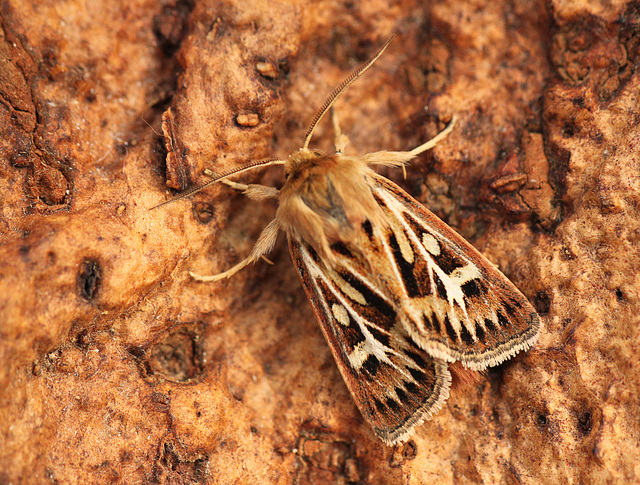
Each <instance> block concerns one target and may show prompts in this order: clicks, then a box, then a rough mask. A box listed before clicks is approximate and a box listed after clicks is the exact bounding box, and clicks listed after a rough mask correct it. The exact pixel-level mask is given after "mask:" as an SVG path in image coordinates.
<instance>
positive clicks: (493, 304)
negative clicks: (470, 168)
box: [372, 174, 540, 370]
mask: <svg viewBox="0 0 640 485" xmlns="http://www.w3.org/2000/svg"><path fill="white" fill-rule="evenodd" d="M372 192H373V194H374V197H375V198H376V200H377V201H378V203H379V204H380V206H381V207H382V208H383V209H384V211H385V213H386V214H387V217H388V221H389V224H390V228H391V231H389V234H390V235H389V237H388V239H387V240H385V241H383V243H384V244H385V246H386V251H387V253H388V254H389V255H390V257H391V259H393V260H394V262H395V264H396V270H397V272H398V273H399V274H400V277H401V280H402V281H403V282H404V291H403V295H401V296H400V297H398V296H397V295H395V296H394V298H395V299H399V300H400V301H398V306H399V308H400V310H399V315H398V319H399V321H400V322H402V324H403V326H404V327H405V329H406V331H407V332H408V333H409V334H410V335H411V337H412V339H413V340H414V341H415V342H416V343H417V344H418V345H419V346H420V347H421V348H423V349H425V350H426V351H427V352H428V353H429V354H430V355H432V356H433V357H435V358H440V359H442V360H445V361H456V360H459V361H461V362H462V364H463V365H465V366H467V367H469V368H471V369H476V370H481V369H484V368H486V367H489V366H494V365H497V364H499V363H500V362H502V361H504V360H506V359H508V358H510V357H511V356H513V355H515V354H516V353H518V352H519V351H521V350H526V349H528V348H529V347H531V345H533V343H534V342H535V340H536V338H537V336H538V331H539V327H540V319H539V317H538V315H537V314H536V312H535V310H534V309H533V307H532V306H531V304H530V303H529V302H528V301H527V299H526V298H525V297H524V295H522V293H520V291H518V289H517V288H516V287H515V286H514V285H513V284H512V283H511V282H510V281H509V280H508V279H507V278H506V277H505V276H504V275H503V274H502V273H500V271H498V270H497V269H496V268H495V267H494V266H493V265H492V264H491V263H490V262H489V261H488V260H487V259H486V258H485V257H484V256H483V255H482V254H480V252H478V251H477V250H476V249H475V248H474V247H473V246H471V245H470V244H469V243H468V242H466V241H465V240H464V239H463V238H462V237H461V236H459V235H458V234H457V233H456V232H455V231H454V230H453V229H451V228H450V227H449V226H447V225H446V224H445V223H444V222H442V221H441V220H440V219H438V217H436V216H435V215H434V214H432V213H431V212H430V211H428V210H427V209H425V208H424V207H423V206H422V205H420V204H419V203H418V202H417V201H416V200H414V199H413V198H412V197H411V196H409V195H408V194H407V193H406V192H404V191H403V190H402V189H401V188H400V187H398V186H397V185H395V184H393V183H392V182H390V181H389V180H387V179H385V178H384V177H382V176H379V175H377V174H376V175H373V183H372ZM403 242H404V245H403V244H402V243H403ZM407 248H409V249H407Z"/></svg>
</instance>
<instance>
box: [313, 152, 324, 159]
mask: <svg viewBox="0 0 640 485" xmlns="http://www.w3.org/2000/svg"><path fill="white" fill-rule="evenodd" d="M313 154H314V155H315V156H316V157H321V156H322V155H323V153H322V152H321V151H320V150H313Z"/></svg>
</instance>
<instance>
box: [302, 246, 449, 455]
mask: <svg viewBox="0 0 640 485" xmlns="http://www.w3.org/2000/svg"><path fill="white" fill-rule="evenodd" d="M289 249H290V251H291V256H292V259H293V262H294V264H295V267H296V269H297V270H298V273H299V274H300V278H301V280H302V284H303V286H304V290H305V292H306V294H307V297H308V298H309V301H310V302H311V306H312V307H313V310H314V313H315V315H316V318H317V319H318V323H319V324H320V328H321V330H322V333H323V334H324V336H325V339H326V340H327V343H328V344H329V347H330V348H331V352H332V353H333V356H334V358H335V360H336V363H337V365H338V368H339V369H340V373H341V374H342V377H343V378H344V381H345V383H346V384H347V387H348V388H349V391H351V394H352V396H353V398H354V400H355V402H356V405H357V406H358V408H359V410H360V412H361V413H362V415H363V417H364V418H365V420H366V421H367V422H368V423H369V424H370V425H371V427H372V428H373V429H374V431H375V433H376V434H377V435H378V436H379V437H380V438H381V439H382V440H383V441H384V442H385V443H387V444H395V443H398V442H401V441H404V440H406V439H407V438H408V436H409V435H410V433H411V431H412V430H413V428H414V427H415V426H416V425H417V424H420V423H421V422H422V421H423V420H425V419H426V418H429V417H430V416H431V415H432V414H434V413H435V412H437V411H438V410H439V409H440V408H441V406H442V403H443V402H444V401H445V400H446V398H447V397H448V394H449V386H450V383H451V377H450V374H449V372H448V370H447V364H445V363H444V362H443V361H441V360H439V359H433V358H431V357H430V356H429V355H428V354H427V353H426V352H425V351H424V350H422V349H421V348H420V347H419V346H418V345H416V343H415V342H413V341H412V339H411V338H410V337H409V336H408V335H407V334H406V333H405V332H404V331H403V329H402V326H400V325H398V324H397V321H396V316H397V312H396V309H395V308H394V304H393V302H392V301H390V300H389V299H388V297H386V296H385V295H383V294H382V293H381V292H380V291H378V290H377V289H376V288H375V285H374V284H372V283H371V280H370V278H369V276H368V269H367V267H368V266H367V265H366V264H362V261H360V260H359V258H357V257H355V256H353V255H352V254H350V253H349V252H348V251H346V250H345V249H344V248H342V250H339V251H338V250H334V249H332V250H334V253H333V256H334V257H335V261H334V263H333V264H332V267H331V268H328V267H327V266H326V264H325V263H324V262H323V261H321V260H320V258H319V257H318V255H317V254H316V252H315V251H314V250H313V248H311V246H309V245H308V244H306V243H304V242H303V241H299V240H296V239H295V238H294V237H291V236H290V237H289Z"/></svg>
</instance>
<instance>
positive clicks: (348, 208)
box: [277, 151, 381, 257]
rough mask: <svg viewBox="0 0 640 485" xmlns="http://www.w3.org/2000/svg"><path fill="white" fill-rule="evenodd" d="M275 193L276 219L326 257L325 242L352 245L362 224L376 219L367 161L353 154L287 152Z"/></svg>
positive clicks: (376, 206) (378, 209) (326, 243)
mask: <svg viewBox="0 0 640 485" xmlns="http://www.w3.org/2000/svg"><path fill="white" fill-rule="evenodd" d="M286 169H287V171H288V177H287V180H286V182H285V184H284V186H283V187H282V190H281V192H280V207H279V208H278V215H277V217H278V222H279V224H280V227H282V228H283V229H284V230H285V231H286V232H288V233H289V234H290V235H291V236H293V237H296V238H300V239H303V240H305V241H306V242H307V243H309V244H311V245H312V246H313V247H314V249H316V251H318V252H319V253H321V254H322V255H324V256H325V257H329V256H328V254H327V253H328V252H329V251H328V249H329V247H330V245H331V244H334V243H337V242H342V243H345V244H350V243H356V241H355V239H357V238H358V237H360V235H361V234H362V226H363V224H364V223H365V222H366V221H367V220H370V219H371V218H374V219H377V218H379V217H380V215H381V214H380V211H381V209H380V207H379V206H378V204H377V203H376V201H375V199H374V198H373V194H372V193H371V186H370V175H369V174H370V172H371V170H370V169H369V168H368V166H367V164H366V163H365V162H363V161H362V160H361V159H360V158H357V157H343V156H338V155H332V156H324V155H320V154H317V153H314V152H310V151H300V152H297V153H295V154H293V155H292V156H291V157H290V159H289V161H288V163H287V167H286Z"/></svg>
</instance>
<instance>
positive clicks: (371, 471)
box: [0, 0, 640, 484]
mask: <svg viewBox="0 0 640 485" xmlns="http://www.w3.org/2000/svg"><path fill="white" fill-rule="evenodd" d="M0 14H1V18H0V200H1V201H2V202H1V203H0V386H1V387H2V390H3V391H2V392H1V393H0V442H1V443H2V444H3V447H2V448H3V450H2V453H1V454H0V483H114V482H117V483H148V482H159V483H220V484H226V483H282V484H288V483H301V484H302V483H376V484H380V483H389V484H395V483H410V484H418V483H482V482H484V483H531V484H534V483H630V482H637V481H639V480H640V465H639V463H640V420H638V418H637V408H638V395H639V392H640V369H639V366H638V365H636V364H635V362H636V359H637V355H638V354H639V353H640V336H639V328H640V321H639V320H640V318H639V317H638V315H639V314H640V311H639V310H640V280H639V279H638V276H637V275H639V274H640V251H639V250H638V247H640V244H639V243H640V242H639V239H640V222H639V221H640V180H639V175H638V174H639V173H640V131H639V123H640V108H639V106H640V100H639V99H638V98H639V94H640V75H639V74H638V54H639V34H640V32H639V25H640V23H639V22H640V6H639V5H638V3H637V2H633V1H613V2H612V1H606V2H605V1H604V0H603V1H600V2H598V1H596V0H584V1H572V2H568V1H567V2H563V1H553V0H549V1H542V0H540V1H537V2H535V3H534V4H532V3H531V2H529V1H524V0H512V1H491V2H489V1H482V0H476V1H474V0H469V1H457V2H447V1H444V0H442V1H437V2H430V3H428V4H425V3H424V2H417V1H410V0H402V1H399V2H386V1H383V0H380V1H378V0H376V1H372V2H355V3H345V2H333V1H330V0H327V1H324V2H314V3H310V4H307V3H305V2H298V3H296V2H284V1H278V0H276V1H269V2H267V1H260V0H255V1H253V0H249V1H247V0H244V1H242V2H240V1H232V0H229V1H219V0H215V1H214V0H207V1H197V2H196V1H188V0H185V1H179V0H173V1H171V0H166V1H163V2H157V1H150V0H133V1H126V2H125V1H120V2H118V1H111V2H91V1H88V0H84V1H83V0H72V1H68V2H61V1H49V2H41V1H35V0H33V1H30V0H5V1H3V2H0ZM392 33H395V34H397V36H398V39H397V40H396V41H394V43H393V44H392V45H391V47H390V49H389V51H388V53H386V54H385V55H384V56H383V58H382V59H381V60H380V61H379V63H378V64H377V65H376V66H375V68H374V69H373V70H372V71H371V73H368V74H367V76H366V77H365V78H363V79H362V80H361V81H359V82H358V83H357V84H356V85H354V86H353V87H352V88H351V90H350V91H349V92H348V93H347V94H346V95H345V96H344V98H343V99H341V100H340V101H339V103H338V105H337V108H338V112H339V113H340V116H341V123H342V127H343V130H344V131H345V132H346V133H347V134H349V136H350V139H351V144H350V145H349V147H348V150H349V152H350V153H364V152H367V151H374V150H379V149H407V148H412V147H414V146H416V145H417V144H419V143H421V142H423V141H424V140H426V139H428V138H429V137H430V136H432V135H434V134H435V133H436V132H437V131H438V130H439V129H441V128H442V124H441V123H440V119H441V118H444V119H448V116H450V115H451V114H453V113H456V114H457V116H458V118H459V122H458V125H457V127H456V129H455V131H454V132H453V133H452V134H451V135H450V137H449V138H448V139H447V140H446V141H445V142H444V143H442V144H441V145H440V146H438V147H437V148H436V149H435V150H434V151H433V152H432V154H430V155H427V156H424V157H421V158H420V159H419V160H417V161H416V162H415V163H414V164H413V166H412V167H411V168H410V170H409V172H408V177H407V179H406V180H402V177H401V174H398V173H393V172H391V173H390V176H391V177H392V178H394V179H395V180H398V181H399V183H401V184H402V185H403V186H404V187H406V188H407V190H408V191H409V192H411V193H412V194H413V195H415V196H416V197H418V198H419V199H420V200H422V201H423V202H425V204H426V205H427V206H428V207H430V208H431V209H432V210H433V211H434V212H435V213H436V214H438V215H439V216H441V217H442V218H443V219H444V220H445V221H447V222H448V223H450V224H451V225H452V226H454V227H455V228H456V229H458V231H459V232H461V234H463V235H464V236H466V237H467V238H468V239H469V240H471V241H472V242H473V243H474V244H475V245H476V246H477V247H478V248H479V249H481V250H482V251H483V252H484V253H485V254H486V255H487V256H488V257H489V259H491V260H492V261H494V262H495V263H496V264H497V265H498V266H499V267H500V268H501V269H502V270H503V271H504V272H505V274H507V276H509V277H510V278H511V279H512V281H514V283H515V284H516V285H517V286H518V287H519V288H520V289H521V290H522V291H523V292H524V293H525V295H527V296H528V297H529V298H530V300H531V301H532V302H534V304H535V305H536V307H537V309H538V310H539V312H540V313H541V315H542V317H543V322H544V323H543V331H542V334H541V338H540V340H539V342H538V344H537V346H536V347H535V348H534V349H533V350H531V351H530V352H528V353H527V354H525V355H520V356H518V357H516V358H515V359H512V360H511V361H509V362H507V363H505V364H503V365H501V366H500V367H499V368H497V369H493V370H491V371H490V372H488V373H487V375H486V376H483V377H482V378H480V379H479V380H478V382H477V383H476V384H471V385H467V386H466V387H463V386H460V387H459V388H458V389H457V390H456V391H454V393H453V394H452V396H451V398H450V399H449V401H448V403H447V405H446V406H445V408H444V409H443V410H442V411H441V412H440V413H439V415H438V416H436V417H435V418H434V419H433V420H431V421H429V422H427V423H425V424H424V425H422V426H421V427H420V428H419V429H418V432H417V433H416V435H415V437H414V438H413V439H412V440H411V441H410V442H409V443H407V444H405V445H403V446H400V447H396V448H389V447H386V446H385V445H383V444H382V443H381V442H379V441H378V440H377V438H375V436H374V435H373V433H372V431H371V430H370V429H368V428H367V426H366V425H365V424H364V423H363V421H362V419H361V417H360V416H359V415H358V412H357V410H356V408H355V405H354V404H353V402H352V401H351V398H350V396H349V394H348V391H347V390H346V387H345V386H344V384H343V382H342V380H341V378H340V375H339V373H338V371H337V369H336V367H335V365H334V363H333V361H332V358H331V356H330V353H329V350H328V348H327V347H326V345H325V343H324V341H323V339H322V336H321V334H320V332H319V330H318V328H317V326H316V324H315V322H314V321H313V316H312V313H311V310H310V308H309V306H308V304H307V302H306V301H305V298H304V295H303V292H302V290H301V288H300V285H299V282H298V280H297V276H296V274H295V271H294V269H293V268H292V267H291V263H290V261H289V257H288V254H287V250H286V246H285V244H284V243H283V241H280V243H279V244H278V245H277V247H276V248H275V250H274V252H273V253H272V254H271V259H272V260H273V261H274V263H275V264H274V265H273V266H270V265H267V264H265V263H262V262H261V263H258V264H256V265H255V266H253V267H251V268H248V269H246V270H244V271H243V272H242V273H240V274H238V275H236V277H234V278H233V279H232V280H230V281H229V282H228V283H224V284H217V285H206V284H199V283H196V282H194V281H193V280H191V279H190V278H189V276H188V273H187V272H188V271H189V270H196V271H198V272H201V273H214V272H217V271H219V270H223V269H225V268H228V267H229V266H230V265H231V264H233V263H234V262H235V261H237V260H238V259H240V258H242V257H243V256H244V255H246V254H247V253H248V251H249V250H250V249H251V246H252V244H253V242H254V241H255V239H256V237H257V235H258V234H259V232H260V230H261V228H262V227H263V226H264V225H265V224H266V223H267V222H268V220H269V219H270V218H271V217H272V216H273V213H274V206H273V204H270V203H262V204H256V203H253V202H251V201H247V200H243V199H242V198H241V197H237V196H236V195H235V194H234V193H232V191H230V190H229V189H227V188H225V187H222V186H221V187H214V188H212V189H210V190H208V191H207V192H206V193H200V194H198V195H196V196H194V197H193V198H191V199H188V200H186V201H180V202H176V203H175V204H173V205H169V206H166V207H163V208H162V209H158V210H155V211H149V208H150V207H151V206H153V205H155V204H157V203H159V202H161V201H163V200H166V198H167V193H166V192H167V188H166V185H165V181H166V183H167V184H168V185H169V186H170V187H173V188H179V189H182V188H185V187H187V186H190V185H193V184H194V183H198V182H201V181H203V180H204V179H203V178H202V175H201V174H202V170H203V169H204V168H206V167H209V168H211V169H213V170H214V171H222V170H225V169H228V168H231V167H234V166H237V165H238V164H241V163H244V162H247V161H249V160H255V159H259V158H262V157H267V156H277V157H284V156H286V155H287V154H288V153H289V152H291V151H292V150H295V149H296V148H298V147H299V146H300V143H301V140H302V137H303V134H304V131H305V129H306V124H307V122H308V120H310V119H311V117H312V116H313V113H314V111H315V109H316V108H317V107H318V106H319V105H320V104H321V103H322V101H323V98H324V97H325V96H326V94H327V93H328V92H330V91H331V90H332V89H333V88H334V87H335V86H336V85H337V84H338V83H339V82H340V80H341V79H342V78H343V77H344V76H346V75H347V74H348V73H349V71H350V70H351V69H353V68H354V67H355V66H356V65H357V64H358V63H359V62H361V61H363V60H364V59H366V58H367V57H368V56H369V55H370V54H371V53H372V52H373V51H374V50H375V48H376V47H377V46H379V45H380V44H381V43H382V42H384V40H386V39H387V38H388V37H389V36H390V35H391V34H392ZM169 108H170V109H171V111H170V113H171V114H172V116H168V115H167V114H166V113H169V111H168V109H169ZM163 115H164V117H163ZM163 120H164V124H163V123H162V121H163ZM169 122H170V123H169ZM163 135H166V136H167V139H168V140H169V143H165V142H166V140H165V137H164V136H163ZM330 142H331V136H330V130H329V124H328V123H325V124H323V125H322V126H321V127H320V128H319V130H318V132H317V135H316V137H315V138H314V144H315V145H319V146H320V147H323V148H327V147H328V146H329V144H330ZM167 149H168V150H169V153H170V155H171V156H170V157H167ZM251 180H254V181H255V180H262V181H263V182H264V183H275V184H278V183H281V180H282V179H281V174H280V173H279V171H278V170H273V171H267V172H266V173H264V174H253V175H251Z"/></svg>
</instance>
